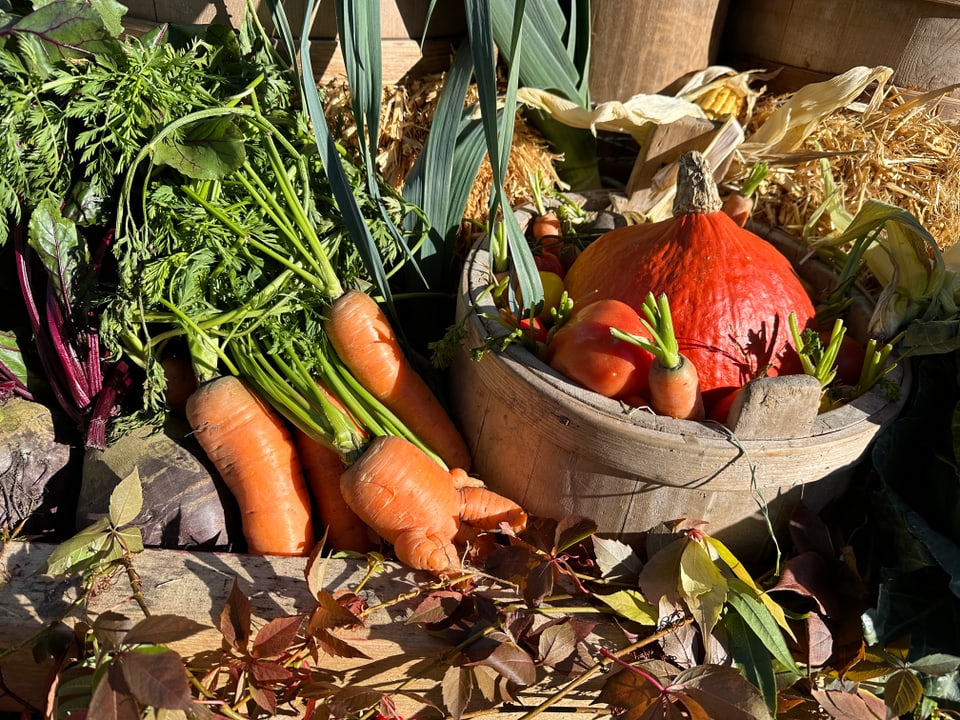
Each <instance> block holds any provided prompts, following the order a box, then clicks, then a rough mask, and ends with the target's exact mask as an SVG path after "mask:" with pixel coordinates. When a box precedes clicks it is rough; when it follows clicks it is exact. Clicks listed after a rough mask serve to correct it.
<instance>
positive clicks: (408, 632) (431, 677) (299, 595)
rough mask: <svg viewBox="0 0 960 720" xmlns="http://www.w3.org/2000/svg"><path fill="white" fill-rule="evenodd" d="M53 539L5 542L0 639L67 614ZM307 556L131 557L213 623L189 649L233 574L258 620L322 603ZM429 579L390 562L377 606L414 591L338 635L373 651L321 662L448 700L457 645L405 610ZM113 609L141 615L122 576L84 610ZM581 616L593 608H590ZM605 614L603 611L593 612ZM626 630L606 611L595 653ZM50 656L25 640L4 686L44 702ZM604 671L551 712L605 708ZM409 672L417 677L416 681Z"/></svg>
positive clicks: (330, 568) (402, 702)
mask: <svg viewBox="0 0 960 720" xmlns="http://www.w3.org/2000/svg"><path fill="white" fill-rule="evenodd" d="M53 547H54V546H52V545H45V544H36V543H23V542H8V543H6V544H5V545H4V546H2V547H0V647H10V646H13V645H15V644H17V643H21V642H23V641H24V640H25V639H27V638H30V637H31V636H32V635H33V634H34V633H36V632H37V631H38V630H40V629H41V628H42V627H43V626H44V625H46V624H48V623H50V622H51V621H53V620H54V619H56V618H59V617H60V616H61V615H63V614H64V613H65V612H66V611H67V608H68V605H69V604H70V603H71V602H72V601H73V600H74V599H75V598H76V597H77V595H78V586H77V583H76V581H71V580H65V579H63V578H56V577H52V576H50V575H47V574H45V569H46V562H47V558H48V556H49V554H50V552H51V551H52V549H53ZM305 565H306V561H305V559H303V558H280V557H258V556H250V555H237V554H230V553H205V552H187V551H171V550H146V551H144V552H143V553H140V554H138V555H136V556H135V558H134V566H135V568H136V569H137V571H138V572H139V574H140V576H141V579H142V581H143V595H144V596H145V598H146V600H147V603H148V605H149V607H150V610H151V612H152V613H153V614H165V613H170V614H175V615H181V616H184V617H188V618H190V619H192V620H195V621H197V622H200V623H203V624H205V625H209V626H210V629H209V630H207V631H204V632H202V633H201V634H199V635H195V636H193V637H191V638H189V639H187V640H183V641H180V642H177V643H173V644H171V648H172V649H174V650H176V651H177V652H179V653H180V654H181V656H184V657H189V656H193V655H195V654H196V653H198V652H201V651H204V650H209V649H215V648H218V647H219V646H220V635H219V632H218V631H216V630H215V629H214V627H215V626H216V625H217V622H218V617H219V614H220V612H221V610H222V609H223V607H224V604H225V603H226V600H227V597H228V596H229V593H230V591H231V588H232V586H233V582H234V579H235V578H236V581H237V583H238V585H239V588H240V590H241V591H242V592H244V594H246V595H247V596H248V597H250V599H251V604H252V612H253V616H254V618H255V622H256V621H257V620H260V621H265V620H269V619H272V618H276V617H281V616H283V615H286V614H291V613H295V612H298V611H304V610H307V609H309V608H311V607H313V606H314V605H315V600H314V599H313V598H312V597H311V596H310V592H309V590H308V587H307V583H306V580H305V578H304V568H305ZM366 570H367V566H366V563H365V562H362V561H348V560H335V559H331V560H328V562H327V566H326V569H325V572H324V582H325V584H324V588H325V589H326V590H328V591H330V592H334V591H336V590H348V589H354V588H356V587H357V585H358V583H359V582H360V581H361V580H362V579H363V578H364V576H365V574H366ZM431 580H432V578H430V577H429V576H425V575H416V574H413V573H411V572H410V571H409V570H407V569H406V568H404V567H403V566H401V565H398V564H396V563H387V564H386V565H385V567H384V569H383V570H382V571H381V572H379V573H377V574H375V575H374V576H373V577H372V578H371V579H370V580H369V581H368V582H367V583H365V585H364V590H363V592H362V595H363V597H364V599H365V600H366V601H367V602H368V604H370V605H377V604H378V603H380V602H383V601H390V600H394V599H397V598H401V597H402V596H406V595H409V596H410V597H409V598H407V599H405V600H403V601H401V602H396V603H392V604H390V605H389V607H388V608H385V609H381V610H378V611H376V612H374V613H373V614H371V615H370V616H369V617H368V618H367V621H366V625H365V626H364V627H362V628H358V629H351V630H349V631H344V632H343V633H340V637H341V638H342V639H344V640H346V641H347V642H349V643H350V644H351V645H352V646H354V647H356V648H357V649H359V650H361V651H362V652H363V653H365V654H366V655H367V656H368V658H366V659H357V658H341V657H324V658H322V663H323V665H322V666H323V668H324V669H325V670H327V671H329V672H330V673H331V675H333V676H335V677H336V678H337V680H336V682H337V683H338V684H340V685H341V686H347V685H348V684H351V683H354V684H362V685H363V687H366V688H374V689H377V690H383V691H387V690H390V689H393V688H396V687H397V686H398V685H399V684H400V683H401V682H403V681H408V684H406V685H405V686H404V687H405V689H406V690H409V691H410V692H414V693H420V694H422V695H423V696H424V697H426V698H427V699H428V700H429V701H430V702H431V703H435V704H436V706H437V707H442V698H441V694H440V679H441V677H442V673H443V671H444V669H445V667H444V665H443V664H442V663H439V664H436V665H434V661H435V660H437V658H439V657H440V656H441V655H442V654H443V653H444V652H445V651H448V650H449V649H450V646H449V645H447V644H446V643H444V642H442V641H441V640H439V639H437V638H435V637H433V636H431V635H430V634H428V633H427V632H425V631H423V630H421V629H418V628H416V627H414V626H408V625H405V624H404V619H405V618H406V617H407V616H408V615H409V614H410V612H411V611H412V610H413V608H414V607H415V605H416V604H417V603H418V602H419V600H418V599H417V597H416V593H415V592H413V591H415V590H416V588H417V587H418V586H419V587H427V583H428V582H430V581H431ZM107 610H113V611H116V612H121V613H124V614H126V615H128V616H129V617H131V618H140V617H142V613H141V611H140V610H139V608H138V607H137V606H136V604H135V602H134V600H133V599H132V598H131V596H130V587H129V584H128V583H127V581H126V579H125V578H124V577H119V578H117V579H116V581H115V582H113V583H112V584H111V585H109V586H103V587H99V588H98V589H97V591H96V592H95V593H93V595H92V597H91V598H90V601H89V604H88V606H87V618H88V619H93V618H95V617H96V616H97V615H99V614H100V613H102V612H104V611H107ZM79 615H80V613H79V611H74V612H73V613H72V614H71V615H70V618H69V619H68V621H67V624H68V625H72V624H74V623H75V622H76V620H77V618H78V617H79ZM583 617H590V615H589V614H587V615H583ZM596 617H597V618H600V617H601V616H600V614H599V613H598V614H597V615H596ZM622 638H623V634H622V633H621V632H620V631H619V630H618V629H617V628H616V626H615V625H614V624H613V623H612V622H609V621H607V620H602V621H601V622H600V623H599V624H598V626H597V628H596V629H595V631H594V634H593V635H591V637H590V638H588V640H587V644H588V646H589V647H591V648H592V650H593V654H594V656H595V657H596V659H598V660H599V653H598V652H596V651H597V649H598V647H599V645H601V644H602V645H604V646H605V647H607V648H609V649H616V647H617V646H618V643H619V645H621V646H622V645H623V644H625V642H624V641H623V639H622ZM49 670H50V666H49V665H38V664H36V663H35V662H34V661H33V659H32V655H31V648H30V647H29V646H26V647H24V648H23V649H21V650H20V651H18V652H16V653H15V654H13V655H9V656H7V657H4V658H2V659H0V672H2V676H3V682H4V686H5V687H7V688H8V689H9V690H10V691H12V692H13V693H15V694H16V695H19V696H20V697H22V698H24V699H27V700H29V701H30V702H31V703H34V704H36V705H37V706H39V705H41V704H42V702H43V693H44V689H45V688H46V686H47V681H48V678H47V674H48V672H49ZM604 677H605V676H604V675H602V674H600V673H597V674H596V676H595V677H594V678H592V679H591V680H589V681H588V682H586V683H585V684H584V685H583V686H581V687H579V688H577V690H576V691H575V692H573V693H571V694H570V695H569V696H567V697H565V698H564V699H563V703H562V706H563V707H564V708H566V711H564V712H559V713H557V712H551V713H550V717H551V718H557V717H559V718H560V719H561V720H564V719H569V720H589V718H591V717H594V716H596V717H599V716H601V715H605V713H604V712H603V710H604V706H603V705H595V706H591V702H593V701H595V699H596V696H597V692H598V688H599V684H600V683H602V682H603V680H604ZM410 678H415V679H413V680H412V681H411V680H410ZM563 681H564V679H563V678H554V679H552V680H551V681H548V682H544V683H542V685H541V686H537V687H534V688H526V689H524V690H523V691H522V692H521V693H520V697H521V698H522V701H523V703H524V704H525V705H527V707H524V708H514V709H513V710H509V711H504V712H501V713H500V715H501V716H504V717H511V716H512V715H513V714H517V715H519V714H522V713H523V712H525V711H527V710H529V709H530V706H533V705H536V704H539V703H540V702H543V701H544V700H545V699H547V698H548V697H549V696H550V695H552V694H553V693H554V692H555V691H556V689H557V687H559V686H560V685H562V684H563ZM397 706H398V707H397V709H398V711H399V712H400V714H401V715H402V716H403V717H405V718H411V717H414V716H415V715H417V713H421V712H422V713H425V715H424V716H427V717H438V716H439V711H438V710H436V708H428V709H425V708H426V706H424V705H423V704H421V703H418V702H416V701H414V700H413V699H412V698H410V697H408V696H397ZM19 708H20V705H19V704H18V703H17V702H16V701H15V699H14V698H13V697H11V696H10V695H8V694H5V693H4V692H2V691H0V713H2V712H4V711H15V710H18V709H19Z"/></svg>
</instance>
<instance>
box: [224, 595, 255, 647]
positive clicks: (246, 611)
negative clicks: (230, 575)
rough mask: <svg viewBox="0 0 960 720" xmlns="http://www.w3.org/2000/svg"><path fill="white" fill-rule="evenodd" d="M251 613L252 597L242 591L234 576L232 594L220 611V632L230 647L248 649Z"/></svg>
mask: <svg viewBox="0 0 960 720" xmlns="http://www.w3.org/2000/svg"><path fill="white" fill-rule="evenodd" d="M250 615H251V610H250V598H248V597H247V596H246V595H244V594H243V592H241V590H240V586H239V585H238V584H237V579H236V578H234V579H233V587H231V588H230V595H229V597H227V602H226V604H225V605H224V606H223V610H221V611H220V633H221V634H222V635H223V639H224V640H226V641H227V644H228V645H229V646H230V647H233V648H236V649H238V650H240V651H241V652H246V651H247V644H248V643H249V642H250Z"/></svg>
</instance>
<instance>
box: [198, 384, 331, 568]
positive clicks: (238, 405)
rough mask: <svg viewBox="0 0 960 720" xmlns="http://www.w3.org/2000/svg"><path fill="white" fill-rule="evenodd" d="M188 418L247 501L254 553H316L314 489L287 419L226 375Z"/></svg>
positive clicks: (247, 531)
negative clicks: (313, 511) (313, 521)
mask: <svg viewBox="0 0 960 720" xmlns="http://www.w3.org/2000/svg"><path fill="white" fill-rule="evenodd" d="M186 413H187V420H188V421H189V423H190V427H191V428H193V431H194V435H195V436H196V438H197V440H198V441H199V443H200V446H201V447H202V448H203V449H204V451H205V452H206V454H207V457H209V459H210V461H211V462H212V463H213V465H214V467H215V468H216V469H217V471H218V472H219V473H220V476H221V477H222V478H223V481H224V482H225V483H226V485H227V488H229V490H230V492H231V493H233V495H234V497H235V498H236V500H237V504H238V506H239V507H240V513H241V520H242V523H243V534H244V537H245V538H246V540H247V549H248V551H249V552H251V553H253V554H258V555H308V554H309V553H310V552H311V551H312V550H313V545H314V534H313V525H312V520H311V514H310V494H309V492H308V490H307V484H306V481H305V480H304V477H303V470H302V467H301V465H300V460H299V459H298V457H297V453H296V448H295V446H294V443H293V440H292V438H291V437H290V433H289V432H288V431H287V428H286V425H285V424H284V422H283V420H282V419H281V417H280V416H279V414H277V413H276V412H275V411H274V410H273V408H271V407H270V406H269V405H268V404H267V403H266V402H264V401H263V400H262V399H261V398H260V397H259V396H258V395H257V394H256V393H254V392H253V391H252V390H251V389H250V388H249V387H248V386H247V385H246V383H244V382H243V381H242V380H240V379H239V378H236V377H233V376H223V377H219V378H216V379H214V380H211V381H209V382H206V383H204V384H203V385H201V386H200V387H199V388H198V389H197V390H196V392H194V393H193V394H192V395H191V396H190V398H189V399H188V400H187V407H186Z"/></svg>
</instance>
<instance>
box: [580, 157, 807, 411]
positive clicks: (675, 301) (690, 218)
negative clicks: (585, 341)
mask: <svg viewBox="0 0 960 720" xmlns="http://www.w3.org/2000/svg"><path fill="white" fill-rule="evenodd" d="M564 284H565V287H566V290H567V293H568V294H569V295H570V297H571V298H572V299H573V301H574V304H575V307H576V306H577V305H580V306H582V305H586V304H588V303H593V302H596V301H597V300H600V299H602V298H615V299H618V300H621V301H623V302H625V303H627V304H628V305H630V306H631V307H633V308H634V309H635V310H636V311H637V312H638V313H640V312H641V311H642V307H643V303H644V300H645V298H646V296H647V294H648V293H650V292H652V293H653V294H654V295H657V296H659V295H660V294H661V293H664V294H666V295H667V297H669V298H670V306H671V308H672V312H673V324H674V330H675V332H676V335H677V340H678V342H679V346H680V352H681V353H683V354H684V355H685V356H686V357H687V358H688V359H689V360H690V361H691V362H692V363H693V364H694V366H695V367H696V368H697V371H698V373H699V376H700V384H701V389H702V391H703V397H704V403H705V404H706V406H707V408H708V411H709V408H710V407H711V406H712V404H713V403H714V402H716V401H717V400H718V399H719V398H721V397H723V396H728V395H729V394H730V393H731V392H732V391H734V390H736V389H737V388H740V387H742V386H743V385H744V384H745V383H746V382H747V381H748V380H750V379H752V378H754V377H761V376H764V375H775V374H784V375H786V374H793V373H798V372H802V368H801V366H800V362H799V358H798V356H797V354H796V351H795V350H794V349H793V347H792V342H791V337H790V328H789V325H788V322H787V318H788V317H789V315H790V313H791V312H794V313H796V315H797V321H798V323H799V325H800V327H801V328H803V327H811V328H814V327H815V319H814V308H813V303H812V302H811V300H810V297H809V295H808V294H807V291H806V289H805V288H804V286H803V284H802V283H801V282H800V279H799V277H798V276H797V274H796V272H795V270H794V268H793V266H792V265H791V264H790V262H789V261H788V260H787V259H786V257H784V255H783V254H781V253H780V252H779V251H778V250H777V249H776V248H775V247H774V246H773V245H771V244H770V243H768V242H767V241H766V240H764V239H763V238H761V237H760V236H758V235H756V234H754V233H752V232H750V231H749V230H747V229H745V228H742V227H740V226H739V225H738V224H737V223H736V222H734V221H733V220H732V219H731V218H730V217H729V216H728V215H727V214H726V213H724V212H722V211H721V201H720V196H719V193H718V191H717V187H716V184H715V183H714V180H713V176H712V174H711V172H710V169H709V167H708V165H707V162H706V160H705V159H704V157H703V156H702V155H701V154H700V153H698V152H696V151H691V152H688V153H685V154H684V155H683V156H682V157H681V159H680V163H679V172H678V178H677V194H676V200H675V202H674V206H673V217H671V218H668V219H666V220H662V221H660V222H656V223H647V224H640V225H628V226H625V227H621V228H617V229H615V230H611V231H609V232H607V233H605V234H603V235H601V236H600V237H599V238H597V239H596V240H595V241H593V242H592V243H591V244H590V245H588V246H587V247H586V248H585V249H584V250H583V252H582V253H580V255H579V256H578V257H577V259H576V260H575V261H574V263H573V264H572V265H571V266H570V269H569V270H568V272H567V275H566V277H565V279H564Z"/></svg>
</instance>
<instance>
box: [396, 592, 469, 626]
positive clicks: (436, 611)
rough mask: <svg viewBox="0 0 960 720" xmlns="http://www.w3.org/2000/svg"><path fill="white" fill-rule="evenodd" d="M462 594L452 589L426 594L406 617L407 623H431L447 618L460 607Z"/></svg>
mask: <svg viewBox="0 0 960 720" xmlns="http://www.w3.org/2000/svg"><path fill="white" fill-rule="evenodd" d="M462 600H463V594H462V593H459V592H454V591H452V590H440V591H437V592H432V593H430V594H429V595H427V596H426V597H425V598H424V599H423V602H421V603H420V604H419V605H417V607H416V608H415V609H414V611H413V613H411V615H410V617H408V618H407V619H406V624H407V625H413V624H422V625H433V624H436V623H439V622H443V621H444V620H448V619H449V618H450V617H451V616H452V615H453V614H454V612H456V610H457V609H458V608H459V607H460V603H461V602H462Z"/></svg>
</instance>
